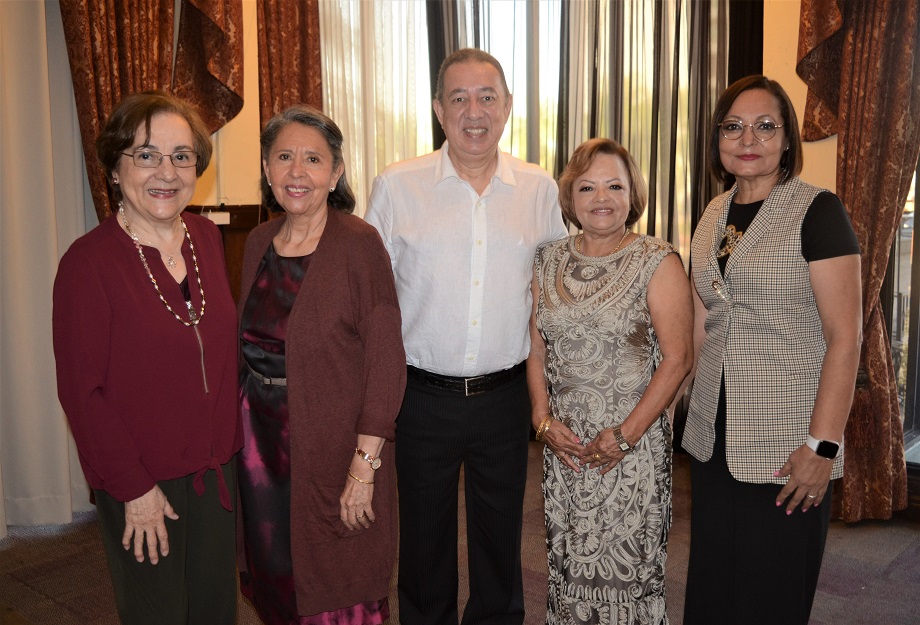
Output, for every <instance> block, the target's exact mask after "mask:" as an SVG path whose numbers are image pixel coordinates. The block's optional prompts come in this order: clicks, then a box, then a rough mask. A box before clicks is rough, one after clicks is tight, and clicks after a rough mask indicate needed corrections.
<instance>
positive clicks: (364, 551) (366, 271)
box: [239, 107, 406, 625]
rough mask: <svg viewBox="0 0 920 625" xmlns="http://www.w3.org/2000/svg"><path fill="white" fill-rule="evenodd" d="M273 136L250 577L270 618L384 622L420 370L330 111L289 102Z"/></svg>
mask: <svg viewBox="0 0 920 625" xmlns="http://www.w3.org/2000/svg"><path fill="white" fill-rule="evenodd" d="M261 144H262V165H263V172H262V195H263V201H264V203H265V205H266V206H268V207H269V208H270V209H271V210H273V211H277V212H281V211H283V213H284V214H283V215H282V216H281V217H279V218H277V219H272V220H270V221H268V222H267V223H265V224H262V225H261V226H259V227H258V228H256V229H255V230H253V232H252V233H251V234H250V235H249V238H248V240H247V242H246V252H245V256H244V260H243V278H242V290H241V298H240V310H239V312H240V339H241V347H242V354H243V364H242V367H241V373H240V401H241V404H242V409H243V427H244V432H245V441H246V442H245V447H244V450H243V452H242V453H241V462H240V498H241V501H242V517H243V536H244V549H243V553H241V554H240V555H241V557H240V578H241V587H242V590H243V593H244V594H245V595H246V596H247V597H249V598H250V599H251V600H252V602H253V604H254V605H255V607H256V610H257V611H258V613H259V615H260V617H261V618H262V620H263V621H264V622H265V623H266V624H267V625H276V624H290V623H293V624H297V625H304V624H311V625H312V624H326V623H349V624H357V623H366V624H369V625H376V624H379V623H382V622H383V621H385V620H386V619H387V617H388V615H389V609H388V606H387V599H386V598H387V595H388V592H389V582H390V575H391V572H392V568H393V561H394V557H395V548H396V528H397V525H396V521H397V520H396V501H395V498H396V473H395V467H394V462H393V453H392V443H391V442H388V441H392V440H393V435H394V433H395V427H396V425H395V421H396V415H397V413H398V411H399V407H400V405H401V403H402V396H403V390H404V387H405V376H406V367H405V355H404V352H403V347H402V336H401V331H400V325H401V324H400V315H399V307H398V305H397V301H396V288H395V285H394V282H393V274H392V270H391V268H390V262H389V256H388V255H387V252H386V250H385V249H384V247H383V243H382V242H381V240H380V237H379V235H378V234H377V231H376V230H375V229H374V228H372V227H371V226H369V225H367V224H365V223H364V221H363V220H361V219H359V218H357V217H354V216H352V215H350V214H349V213H351V211H352V210H353V209H354V205H355V198H354V195H353V193H352V191H351V189H350V188H349V187H348V182H347V181H346V179H345V174H344V164H343V161H342V133H341V131H340V130H339V128H338V127H337V126H336V125H335V123H334V122H333V121H332V120H331V119H329V118H328V117H326V116H325V115H323V114H322V113H320V112H319V111H317V110H314V109H311V108H307V107H294V108H291V109H288V110H287V111H285V112H284V113H282V114H280V115H277V116H276V117H274V118H273V119H271V120H270V121H269V122H268V123H267V124H266V126H265V129H264V130H263V131H262V136H261Z"/></svg>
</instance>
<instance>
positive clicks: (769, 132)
mask: <svg viewBox="0 0 920 625" xmlns="http://www.w3.org/2000/svg"><path fill="white" fill-rule="evenodd" d="M716 126H718V127H719V130H720V131H721V132H722V136H723V137H725V138H726V139H728V140H729V141H737V140H738V139H740V138H741V137H742V136H743V135H744V129H745V128H750V129H751V131H752V132H753V133H754V138H755V139H757V140H758V141H760V142H764V141H769V140H770V139H772V138H773V137H774V136H775V135H776V129H777V128H782V126H777V125H776V124H774V123H773V122H770V121H760V122H757V123H755V124H743V123H741V122H739V121H735V120H734V119H732V120H729V121H727V122H722V123H721V124H716Z"/></svg>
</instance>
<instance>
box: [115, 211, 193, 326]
mask: <svg viewBox="0 0 920 625" xmlns="http://www.w3.org/2000/svg"><path fill="white" fill-rule="evenodd" d="M118 213H119V214H120V215H121V222H122V223H123V224H124V225H125V230H127V232H128V236H130V237H131V240H132V241H134V247H135V248H137V253H138V255H140V257H141V262H142V263H143V264H144V269H145V270H146V271H147V277H148V278H150V283H151V284H153V288H154V289H155V290H156V292H157V295H159V297H160V301H161V302H163V305H164V306H166V310H168V311H169V312H171V313H172V314H173V317H175V318H176V320H177V321H179V323H181V324H183V325H184V326H186V327H190V326H197V325H198V322H199V321H201V318H202V317H204V287H203V286H201V270H200V269H198V257H197V256H196V255H195V245H194V244H193V243H192V235H190V234H189V232H188V227H187V226H186V225H185V221H184V220H183V219H182V217H179V223H181V224H182V229H183V230H185V238H186V239H188V246H189V249H190V250H191V251H192V263H194V265H195V275H196V276H197V278H198V291H199V292H200V293H201V312H200V313H196V312H195V309H194V307H192V302H190V301H189V302H186V303H185V304H186V306H188V318H189V321H186V320H185V319H183V318H182V317H180V316H179V315H178V314H177V313H176V311H175V310H173V309H172V306H170V305H169V302H167V301H166V298H165V297H163V292H162V291H160V285H159V284H157V279H156V278H154V277H153V272H152V271H150V265H148V264H147V257H146V256H144V249H143V248H142V247H141V242H140V240H139V239H138V238H137V235H136V234H134V231H133V230H132V229H131V226H130V225H128V218H127V217H126V216H125V207H124V206H120V205H119V207H118ZM180 250H181V246H180ZM170 258H172V257H171V256H170ZM170 268H172V267H170Z"/></svg>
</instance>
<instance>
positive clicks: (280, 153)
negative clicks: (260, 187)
mask: <svg viewBox="0 0 920 625" xmlns="http://www.w3.org/2000/svg"><path fill="white" fill-rule="evenodd" d="M262 167H263V169H264V170H265V177H266V179H267V180H268V183H269V184H270V185H271V189H272V193H273V194H274V196H275V199H276V200H277V201H278V204H279V205H280V206H281V208H283V209H284V211H285V212H286V213H288V214H289V215H292V216H312V215H315V214H316V213H317V212H319V211H325V210H327V206H326V199H327V198H328V197H329V189H330V188H334V187H335V186H336V184H337V183H338V181H339V177H340V176H341V175H342V171H343V170H344V165H342V164H341V163H339V164H338V165H336V164H335V163H334V162H333V157H332V151H331V150H330V149H329V144H328V143H326V139H325V137H323V135H322V133H321V132H320V131H319V130H317V129H316V128H313V127H312V126H306V125H304V124H300V123H296V122H292V123H289V124H288V125H287V126H285V127H284V128H282V129H281V131H280V132H279V133H278V137H277V138H276V139H275V143H274V145H272V147H271V150H270V151H269V153H268V155H267V157H266V158H265V159H263V160H262Z"/></svg>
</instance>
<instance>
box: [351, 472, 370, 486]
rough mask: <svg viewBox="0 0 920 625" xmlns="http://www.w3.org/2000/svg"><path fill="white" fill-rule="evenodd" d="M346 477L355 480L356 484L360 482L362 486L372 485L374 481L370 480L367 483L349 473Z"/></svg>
mask: <svg viewBox="0 0 920 625" xmlns="http://www.w3.org/2000/svg"><path fill="white" fill-rule="evenodd" d="M348 477H350V478H351V479H353V480H355V481H356V482H361V483H362V484H373V483H374V480H371V481H370V482H368V481H367V480H362V479H361V478H360V477H358V476H357V475H355V474H354V473H352V472H351V471H349V472H348Z"/></svg>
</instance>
